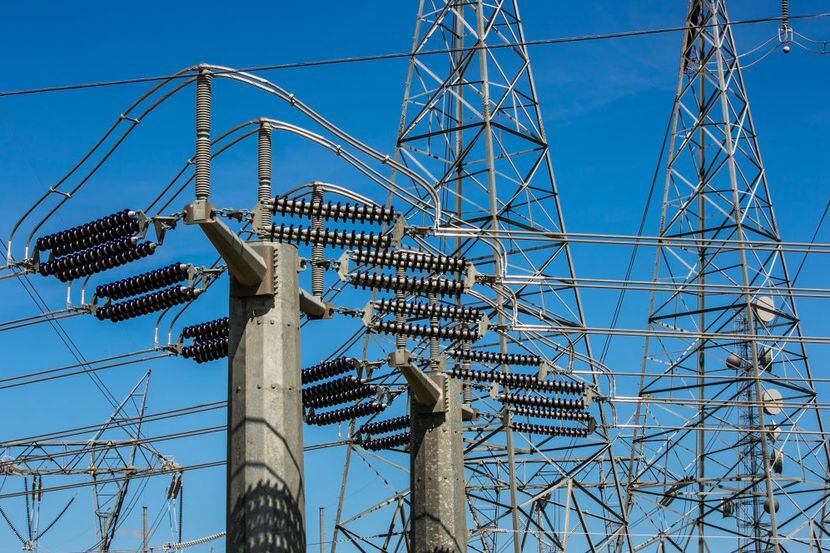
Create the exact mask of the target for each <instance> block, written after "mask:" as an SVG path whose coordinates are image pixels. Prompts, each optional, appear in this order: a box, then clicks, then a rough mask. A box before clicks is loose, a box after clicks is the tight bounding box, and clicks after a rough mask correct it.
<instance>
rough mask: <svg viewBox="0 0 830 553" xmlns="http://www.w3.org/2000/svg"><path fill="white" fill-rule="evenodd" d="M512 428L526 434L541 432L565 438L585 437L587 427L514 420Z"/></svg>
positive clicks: (586, 435)
mask: <svg viewBox="0 0 830 553" xmlns="http://www.w3.org/2000/svg"><path fill="white" fill-rule="evenodd" d="M513 430H516V431H517V432H527V433H528V434H543V435H545V436H563V437H566V438H587V437H588V434H589V432H588V429H587V428H575V427H571V426H547V425H544V424H528V423H524V422H514V423H513Z"/></svg>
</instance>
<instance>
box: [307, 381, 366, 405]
mask: <svg viewBox="0 0 830 553" xmlns="http://www.w3.org/2000/svg"><path fill="white" fill-rule="evenodd" d="M377 393H378V388H377V386H373V385H371V384H360V385H359V386H356V387H355V388H352V389H351V390H346V391H344V392H337V393H332V394H328V395H322V396H316V397H313V398H308V399H305V401H303V406H304V407H314V408H318V407H332V406H334V405H341V404H343V403H348V402H350V401H357V400H359V399H366V398H367V397H372V396H373V395H376V394H377Z"/></svg>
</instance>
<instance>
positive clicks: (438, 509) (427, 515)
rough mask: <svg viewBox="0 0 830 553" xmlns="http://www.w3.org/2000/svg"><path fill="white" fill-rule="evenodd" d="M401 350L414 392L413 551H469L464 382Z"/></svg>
mask: <svg viewBox="0 0 830 553" xmlns="http://www.w3.org/2000/svg"><path fill="white" fill-rule="evenodd" d="M409 357H410V356H409V352H407V351H406V350H398V351H397V352H395V353H393V354H392V356H391V361H392V364H393V365H395V366H397V367H398V368H399V369H400V371H401V373H402V374H403V375H404V377H405V378H406V380H407V382H408V384H409V389H410V391H411V394H410V399H411V408H410V416H411V443H410V456H409V459H410V461H409V462H410V471H409V475H410V502H411V513H410V524H411V530H410V550H411V551H412V552H413V553H437V552H442V553H444V552H456V551H459V552H463V551H467V518H466V513H467V508H466V495H465V492H464V450H463V443H462V439H461V431H462V427H461V421H462V418H463V416H464V413H463V411H462V405H461V383H460V382H459V381H458V380H456V379H454V378H451V377H450V376H449V375H448V374H446V373H444V372H443V371H438V370H433V371H431V372H429V373H425V372H423V371H421V369H419V368H418V367H416V366H414V365H413V364H412V363H411V361H410V359H409Z"/></svg>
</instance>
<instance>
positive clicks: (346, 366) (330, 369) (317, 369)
mask: <svg viewBox="0 0 830 553" xmlns="http://www.w3.org/2000/svg"><path fill="white" fill-rule="evenodd" d="M359 365H360V362H359V361H358V360H357V359H352V358H349V357H338V358H337V359H332V360H331V361H326V362H325V363H320V364H319V365H314V366H313V367H309V368H307V369H303V372H302V381H303V384H310V383H312V382H317V381H319V380H325V379H326V378H331V377H332V376H337V375H341V374H343V373H346V372H349V371H351V370H353V369H356V368H357V367H358V366H359Z"/></svg>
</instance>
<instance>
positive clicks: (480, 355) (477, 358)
mask: <svg viewBox="0 0 830 553" xmlns="http://www.w3.org/2000/svg"><path fill="white" fill-rule="evenodd" d="M447 355H449V356H450V357H452V358H453V359H459V360H461V361H474V362H477V363H495V364H497V365H526V366H534V367H538V366H539V365H541V364H542V358H541V357H539V356H538V355H525V354H519V353H496V352H493V351H473V350H466V349H448V350H447Z"/></svg>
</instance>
